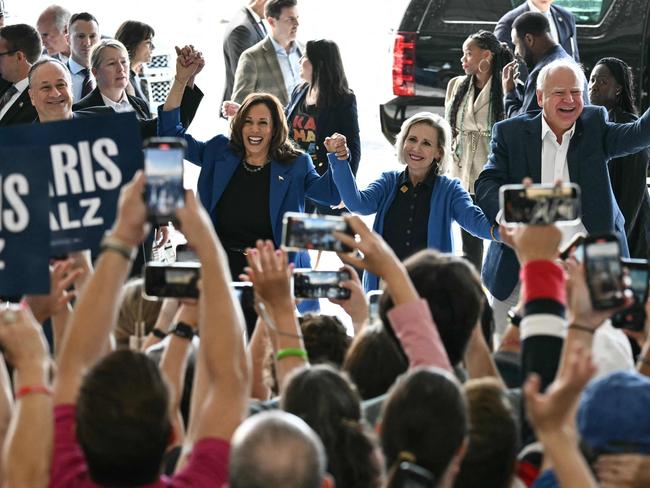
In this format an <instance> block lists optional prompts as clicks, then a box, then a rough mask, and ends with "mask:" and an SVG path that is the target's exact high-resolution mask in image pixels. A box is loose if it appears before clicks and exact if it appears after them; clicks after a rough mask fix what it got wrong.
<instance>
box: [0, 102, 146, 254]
mask: <svg viewBox="0 0 650 488" xmlns="http://www.w3.org/2000/svg"><path fill="white" fill-rule="evenodd" d="M5 144H11V145H29V146H33V145H34V144H38V145H39V146H46V149H47V152H46V153H45V155H44V156H43V157H45V158H46V159H47V164H48V165H49V166H50V167H51V173H50V174H51V178H50V186H49V195H50V229H51V231H52V234H51V250H50V254H51V255H58V254H64V253H66V252H69V251H77V250H81V249H93V250H94V249H96V248H97V247H98V245H99V242H100V241H101V239H102V236H103V235H104V232H105V231H106V229H108V228H110V227H111V225H112V224H113V221H114V220H115V213H116V210H117V199H118V197H119V194H120V188H121V187H122V185H124V184H125V183H128V182H129V180H131V178H132V177H133V174H134V173H135V172H136V170H138V169H139V168H142V149H141V148H142V142H141V140H140V130H139V125H138V122H137V119H136V117H135V114H134V113H123V114H112V115H110V114H109V115H101V116H97V117H89V118H86V117H85V118H80V119H72V120H65V121H60V122H48V123H45V124H32V125H29V126H28V125H21V126H16V127H8V128H6V129H2V130H0V146H2V145H5Z"/></svg>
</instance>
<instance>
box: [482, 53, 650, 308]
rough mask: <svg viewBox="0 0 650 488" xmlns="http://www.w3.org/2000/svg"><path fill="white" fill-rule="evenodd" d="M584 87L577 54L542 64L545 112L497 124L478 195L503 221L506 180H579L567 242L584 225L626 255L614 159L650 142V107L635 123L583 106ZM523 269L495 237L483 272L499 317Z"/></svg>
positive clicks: (490, 215) (539, 82) (515, 292)
mask: <svg viewBox="0 0 650 488" xmlns="http://www.w3.org/2000/svg"><path fill="white" fill-rule="evenodd" d="M583 86H584V74H583V72H582V70H581V69H580V67H579V66H578V65H577V64H576V63H575V62H573V61H572V60H567V59H560V60H557V61H554V62H553V63H550V64H548V65H547V66H545V67H544V68H543V69H542V71H541V72H540V75H539V77H538V80H537V100H538V102H539V105H540V106H541V107H542V112H541V113H539V114H524V115H521V116H519V117H515V118H512V119H508V120H504V121H503V122H499V123H497V124H495V125H494V128H493V130H492V143H491V146H492V147H491V153H490V156H489V158H488V162H487V164H486V165H485V168H484V169H483V171H482V172H481V174H480V175H479V177H478V179H477V180H476V184H475V188H476V201H477V204H478V205H479V206H480V207H481V208H482V209H483V211H484V212H485V214H486V215H487V216H488V218H490V219H492V220H493V221H497V214H498V212H499V188H500V187H501V186H502V185H505V184H512V183H521V182H522V180H523V179H524V178H531V179H532V180H533V182H534V183H554V182H555V181H557V180H561V181H564V182H573V183H577V184H578V185H580V188H581V190H582V192H581V199H582V221H581V223H580V224H578V225H577V226H569V227H564V228H563V231H564V232H563V234H564V235H563V238H564V239H563V240H564V242H565V243H566V242H568V241H569V240H570V239H571V238H572V237H573V236H574V235H575V233H576V232H579V231H583V232H584V231H585V230H586V231H587V232H589V233H593V234H597V233H611V232H616V233H617V234H618V236H619V240H620V243H621V249H622V252H623V254H624V255H627V254H628V252H627V243H626V240H625V229H624V222H625V221H624V219H623V215H622V214H621V211H620V210H619V208H618V205H617V204H616V200H615V199H614V195H613V193H612V188H611V184H610V181H609V174H608V171H607V162H608V161H609V160H610V159H612V158H616V157H620V156H623V155H626V154H632V153H636V152H639V151H641V150H642V149H645V148H647V147H650V111H646V112H645V113H644V114H643V116H642V117H641V118H639V119H638V120H637V121H636V122H633V123H628V124H614V123H610V122H608V119H607V112H606V110H605V109H604V108H603V107H597V106H588V107H583V99H582V97H583ZM518 273H519V263H518V262H517V258H516V256H515V254H514V252H513V251H512V250H511V249H510V248H508V247H506V246H505V245H504V244H501V243H496V242H492V243H491V244H490V247H489V249H488V253H487V257H486V260H485V263H484V265H483V271H482V277H483V281H484V283H485V285H486V286H487V288H488V290H489V291H490V293H491V294H492V296H493V297H494V298H495V301H494V303H493V307H494V308H495V318H497V317H498V316H504V315H505V312H507V308H508V307H509V306H514V305H515V303H516V302H517V298H518V281H519V279H518ZM497 320H498V319H497ZM504 321H505V320H504Z"/></svg>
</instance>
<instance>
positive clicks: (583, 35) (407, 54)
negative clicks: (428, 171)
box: [379, 0, 650, 143]
mask: <svg viewBox="0 0 650 488" xmlns="http://www.w3.org/2000/svg"><path fill="white" fill-rule="evenodd" d="M523 1H524V0H411V2H410V3H409V5H408V7H407V8H406V12H404V17H403V18H402V22H401V23H400V26H399V30H398V32H397V33H396V35H395V47H394V50H393V93H394V94H395V95H397V98H394V99H392V100H391V101H389V102H388V103H385V104H383V105H380V108H379V113H380V119H381V129H382V132H383V133H384V136H386V138H387V139H388V140H389V141H390V142H391V143H393V142H394V140H395V135H396V134H397V132H398V131H399V128H400V126H401V125H402V122H403V121H404V120H405V119H406V118H408V117H410V116H411V115H413V114H414V113H416V112H419V111H421V110H430V111H431V110H432V111H434V112H438V113H440V114H442V112H443V110H444V105H445V92H446V88H447V83H448V82H449V80H450V79H452V78H453V77H455V76H458V75H461V74H463V70H462V68H461V64H460V57H461V56H462V45H463V42H464V41H465V39H467V36H468V35H470V34H472V33H474V32H476V31H478V30H480V29H485V30H489V31H493V30H494V27H495V25H496V23H497V21H498V20H499V19H500V18H501V16H502V15H503V14H505V13H506V12H508V11H509V10H511V9H512V8H514V7H517V6H518V5H520V4H521V3H523ZM556 3H557V4H558V5H561V6H563V7H565V8H567V9H568V10H570V11H571V12H572V13H573V15H575V17H576V24H577V29H578V48H579V50H580V61H581V62H582V63H583V65H584V67H585V70H586V72H587V73H589V72H591V68H592V67H593V65H594V64H595V63H596V61H598V60H599V59H600V58H603V57H605V56H614V57H617V58H620V59H622V60H624V61H625V62H626V63H628V64H629V65H630V66H631V67H632V68H633V70H634V75H635V76H634V80H635V85H636V91H637V93H636V95H637V100H638V101H640V104H639V105H640V106H641V107H642V108H645V107H647V106H648V92H649V88H650V86H649V85H650V81H649V79H648V73H647V69H646V68H647V66H648V64H649V62H650V59H649V54H648V47H649V46H650V32H649V30H648V13H649V12H650V2H649V1H648V0H558V1H557V2H556Z"/></svg>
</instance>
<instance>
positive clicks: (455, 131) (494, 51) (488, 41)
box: [445, 30, 512, 271]
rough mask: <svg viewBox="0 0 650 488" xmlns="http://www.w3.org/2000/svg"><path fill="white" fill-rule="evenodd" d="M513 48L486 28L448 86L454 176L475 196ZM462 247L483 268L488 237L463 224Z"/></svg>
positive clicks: (466, 47) (471, 40) (466, 46)
mask: <svg viewBox="0 0 650 488" xmlns="http://www.w3.org/2000/svg"><path fill="white" fill-rule="evenodd" d="M511 60H512V53H511V52H510V50H509V49H508V48H507V47H506V46H505V45H502V44H501V43H500V42H499V41H498V40H497V38H496V37H495V36H494V34H492V33H491V32H488V31H484V30H481V31H479V32H477V33H476V34H472V35H471V36H469V37H468V38H467V40H466V41H465V42H464V43H463V57H462V58H461V63H462V64H463V70H464V71H465V75H463V76H457V77H456V78H453V79H452V80H450V81H449V84H448V85H447V96H446V98H445V114H446V118H447V120H448V121H449V125H451V128H452V136H453V138H452V147H451V150H452V154H453V163H452V165H451V170H450V172H451V176H453V177H457V178H459V179H460V182H461V184H462V185H463V188H465V189H466V190H467V191H469V193H470V194H471V195H472V198H474V181H475V180H476V178H477V177H478V175H479V173H480V172H481V170H482V169H483V165H484V164H485V162H486V161H487V157H488V153H489V149H490V134H491V132H492V125H493V124H494V123H495V122H498V121H499V120H503V119H504V118H505V114H504V111H503V90H502V88H501V70H502V69H503V67H504V66H505V65H506V64H508V63H509V62H510V61H511ZM461 236H462V238H463V252H464V253H465V255H466V256H467V257H468V258H469V260H470V261H471V262H472V263H473V264H474V266H476V268H477V270H478V271H480V270H481V265H482V262H483V241H482V240H481V239H479V238H476V237H474V236H473V235H471V234H469V233H468V232H465V231H464V230H462V229H461Z"/></svg>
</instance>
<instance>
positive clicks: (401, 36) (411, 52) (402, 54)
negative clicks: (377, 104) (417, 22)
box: [393, 32, 416, 97]
mask: <svg viewBox="0 0 650 488" xmlns="http://www.w3.org/2000/svg"><path fill="white" fill-rule="evenodd" d="M415 38H416V33H415V32H398V33H397V35H396V36H395V49H394V50H393V93H394V94H395V95H397V96H407V97H409V96H411V97H412V96H413V95H415Z"/></svg>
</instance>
